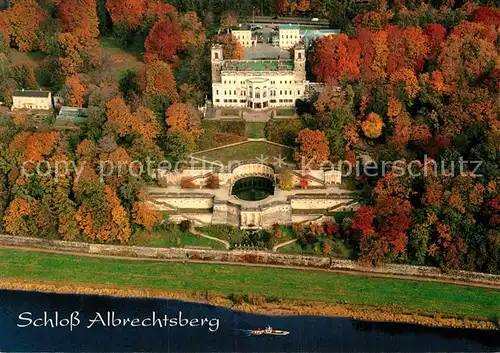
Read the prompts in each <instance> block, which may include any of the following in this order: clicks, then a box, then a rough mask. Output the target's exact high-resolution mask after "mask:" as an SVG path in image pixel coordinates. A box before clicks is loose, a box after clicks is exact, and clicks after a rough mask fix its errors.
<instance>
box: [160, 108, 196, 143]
mask: <svg viewBox="0 0 500 353" xmlns="http://www.w3.org/2000/svg"><path fill="white" fill-rule="evenodd" d="M166 123H167V125H168V126H169V131H171V132H179V131H181V132H183V133H185V134H186V136H189V137H190V138H191V139H192V140H193V141H194V140H196V139H198V137H199V136H200V134H201V117H200V113H199V112H198V111H197V110H196V109H195V108H193V107H191V106H189V105H188V104H184V103H175V104H172V105H171V106H170V107H169V108H168V110H167V114H166Z"/></svg>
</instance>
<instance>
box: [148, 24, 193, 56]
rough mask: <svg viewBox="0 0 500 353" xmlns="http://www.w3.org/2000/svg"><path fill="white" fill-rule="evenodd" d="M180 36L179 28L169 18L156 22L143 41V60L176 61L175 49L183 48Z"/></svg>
mask: <svg viewBox="0 0 500 353" xmlns="http://www.w3.org/2000/svg"><path fill="white" fill-rule="evenodd" d="M181 36H182V32H181V30H180V28H179V27H178V26H177V25H176V24H174V23H173V22H172V21H171V20H170V19H169V18H166V19H164V20H163V21H160V22H157V23H156V24H155V25H154V26H153V28H151V30H150V31H149V35H148V37H147V38H146V41H145V42H144V48H145V49H146V53H145V54H144V61H145V62H154V61H156V60H163V61H170V62H172V63H177V62H178V59H179V58H178V57H177V51H179V50H182V49H183V48H184V45H183V41H182V40H179V39H180V38H181Z"/></svg>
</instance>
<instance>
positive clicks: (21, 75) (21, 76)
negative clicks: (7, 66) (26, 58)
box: [10, 63, 38, 89]
mask: <svg viewBox="0 0 500 353" xmlns="http://www.w3.org/2000/svg"><path fill="white" fill-rule="evenodd" d="M10 76H11V77H12V79H14V80H15V81H16V83H17V87H19V88H22V89H37V88H38V83H37V82H36V77H35V69H34V67H33V65H31V64H28V63H20V64H16V65H12V66H11V72H10Z"/></svg>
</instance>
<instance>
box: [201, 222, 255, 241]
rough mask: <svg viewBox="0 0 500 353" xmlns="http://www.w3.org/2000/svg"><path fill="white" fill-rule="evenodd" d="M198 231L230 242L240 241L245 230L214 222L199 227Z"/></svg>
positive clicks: (244, 234)
mask: <svg viewBox="0 0 500 353" xmlns="http://www.w3.org/2000/svg"><path fill="white" fill-rule="evenodd" d="M200 231H201V232H203V233H205V234H207V235H210V236H212V237H215V238H219V239H223V240H226V241H228V242H229V243H231V244H236V243H241V241H242V240H243V238H244V237H245V236H246V234H247V232H246V231H245V230H241V229H240V228H237V227H232V226H229V225H225V224H216V225H210V226H205V227H202V228H200Z"/></svg>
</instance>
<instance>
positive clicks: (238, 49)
mask: <svg viewBox="0 0 500 353" xmlns="http://www.w3.org/2000/svg"><path fill="white" fill-rule="evenodd" d="M213 43H217V44H220V45H222V50H223V55H224V58H225V59H234V60H241V59H243V56H244V55H245V50H244V49H243V47H242V46H241V44H240V42H239V41H238V40H237V39H236V37H235V36H233V35H232V34H230V33H229V34H221V35H217V36H215V37H214V39H213Z"/></svg>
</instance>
